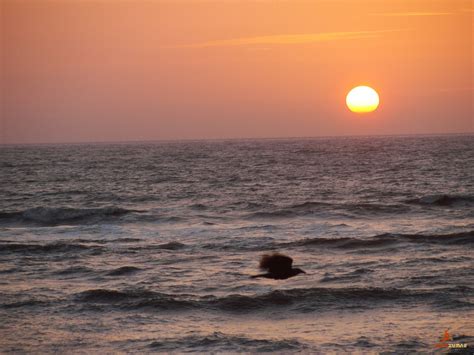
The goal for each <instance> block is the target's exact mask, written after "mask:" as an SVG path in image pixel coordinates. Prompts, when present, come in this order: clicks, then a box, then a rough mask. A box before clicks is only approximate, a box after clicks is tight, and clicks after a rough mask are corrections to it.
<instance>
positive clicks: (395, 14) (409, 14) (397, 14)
mask: <svg viewBox="0 0 474 355" xmlns="http://www.w3.org/2000/svg"><path fill="white" fill-rule="evenodd" d="M370 15H372V16H393V17H416V16H447V15H454V12H416V11H415V12H374V13H371V14H370Z"/></svg>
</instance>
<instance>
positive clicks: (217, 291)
mask: <svg viewBox="0 0 474 355" xmlns="http://www.w3.org/2000/svg"><path fill="white" fill-rule="evenodd" d="M0 167H1V175H0V201H1V208H0V275H1V279H0V320H1V321H0V351H2V352H8V351H13V352H19V351H32V352H52V351H59V352H70V351H78V350H81V351H86V352H104V351H105V352H116V351H123V352H153V351H157V352H160V351H164V352H166V351H178V352H180V351H200V352H211V351H246V352H254V351H283V352H293V351H301V352H321V353H324V352H331V351H336V352H349V351H350V352H361V353H371V352H380V351H391V352H401V353H403V352H411V351H423V352H429V351H433V350H434V345H435V343H437V342H438V341H439V338H440V337H441V336H442V335H443V331H444V330H445V329H449V331H450V333H451V334H452V335H453V337H454V340H453V341H454V342H458V343H468V344H470V346H471V349H472V346H473V345H474V344H473V339H474V338H473V336H474V320H473V319H474V317H473V316H474V307H473V306H474V286H473V285H474V282H473V281H474V277H473V274H474V273H473V253H472V246H473V242H474V137H473V136H442V137H367V138H337V139H336V138H334V139H323V138H321V139H300V140H260V141H258V140H245V141H222V142H220V141H215V142H202V141H200V142H168V143H149V144H115V145H113V144H111V145H56V146H52V145H51V146H24V147H21V146H15V147H14V146H10V147H7V146H4V147H1V148H0ZM269 251H280V252H284V253H287V254H288V255H290V256H292V257H293V258H294V260H295V264H296V266H298V267H301V268H303V269H304V270H306V272H307V273H308V274H307V275H300V276H297V277H294V278H291V279H288V280H284V281H274V280H267V279H250V278H249V275H252V274H255V273H258V272H259V271H258V270H257V265H258V258H259V256H260V255H261V254H263V253H265V252H269Z"/></svg>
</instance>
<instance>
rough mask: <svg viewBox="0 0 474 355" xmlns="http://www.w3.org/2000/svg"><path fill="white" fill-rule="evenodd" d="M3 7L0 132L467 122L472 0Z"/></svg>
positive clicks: (2, 138)
mask: <svg viewBox="0 0 474 355" xmlns="http://www.w3.org/2000/svg"><path fill="white" fill-rule="evenodd" d="M0 4H1V8H0V11H1V12H0V35H1V42H0V50H1V53H0V56H1V63H0V64H1V67H0V68H1V69H0V79H1V81H0V85H1V87H0V89H1V92H0V94H1V101H0V105H1V107H0V109H1V110H0V115H1V116H0V129H1V132H0V143H33V142H81V141H122V140H153V139H189V138H192V139H194V138H245V137H301V136H305V137H307V136H321V135H324V136H328V135H353V134H416V133H453V132H473V131H474V121H473V104H472V103H473V48H472V36H473V10H472V9H473V2H472V0H404V1H402V0H383V1H381V0H371V1H368V0H357V1H356V0H313V1H298V0H291V1H276V0H275V1H270V0H268V1H265V0H260V1H249V0H241V1H238V0H221V1H204V0H202V1H201V0H169V1H161V0H147V1H145V0H143V1H140V0H135V1H112V0H95V1H88V0H82V1H80V0H63V1H61V0H56V1H42V0H34V1H27V0H0ZM361 84H365V85H370V86H372V87H374V88H375V89H376V90H377V91H378V92H379V94H380V99H381V105H380V107H379V109H378V110H377V111H376V112H375V113H372V114H368V115H362V116H361V115H356V114H353V113H351V112H350V111H349V110H347V108H346V106H345V96H346V94H347V92H348V91H349V90H350V89H351V88H352V87H354V86H357V85H361Z"/></svg>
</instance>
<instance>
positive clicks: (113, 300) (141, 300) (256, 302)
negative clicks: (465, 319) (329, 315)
mask: <svg viewBox="0 0 474 355" xmlns="http://www.w3.org/2000/svg"><path fill="white" fill-rule="evenodd" d="M473 290H474V289H472V288H470V287H467V286H463V287H452V288H443V289H425V290H408V289H399V288H398V289H397V288H377V287H369V288H363V287H362V288H357V287H347V288H318V287H316V288H296V289H288V290H275V291H271V292H268V293H264V294H257V295H241V294H234V295H228V296H224V297H217V296H213V295H208V296H200V297H199V296H195V295H187V294H181V295H170V294H164V293H159V292H153V291H147V290H126V291H118V290H109V289H94V290H88V291H84V292H81V293H79V294H76V295H75V300H76V301H77V302H79V303H81V304H89V305H91V304H92V305H102V306H113V307H118V308H121V309H133V310H136V309H141V308H148V309H155V310H162V311H186V310H199V309H200V310H214V311H225V312H230V313H248V312H258V311H261V310H265V309H268V308H282V307H283V308H290V309H292V310H293V311H297V312H303V313H305V312H311V311H317V310H319V311H323V310H330V309H333V308H338V309H341V308H354V307H356V308H372V307H377V306H383V305H384V304H389V305H391V306H393V302H396V303H403V304H413V305H414V306H415V305H417V304H418V302H420V301H421V302H425V303H426V302H427V303H428V304H429V303H430V302H431V303H432V304H435V305H436V306H443V307H451V306H453V305H455V306H457V307H459V306H460V305H461V306H462V305H465V306H472V304H471V303H469V302H466V301H463V300H456V296H459V297H461V298H465V297H466V295H467V294H472V293H473V292H472V291H473Z"/></svg>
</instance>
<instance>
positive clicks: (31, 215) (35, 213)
mask: <svg viewBox="0 0 474 355" xmlns="http://www.w3.org/2000/svg"><path fill="white" fill-rule="evenodd" d="M140 212H143V211H138V210H130V209H125V208H120V207H101V208H69V207H56V208H54V207H34V208H29V209H26V210H24V211H16V212H0V222H4V223H5V222H6V223H34V224H40V225H47V226H54V225H60V224H68V223H87V222H98V221H101V220H104V219H113V218H118V217H121V216H123V215H126V214H129V213H140Z"/></svg>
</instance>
